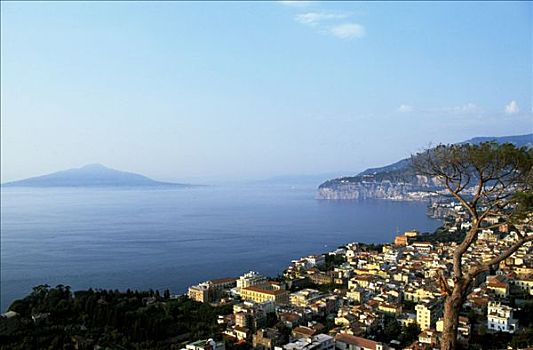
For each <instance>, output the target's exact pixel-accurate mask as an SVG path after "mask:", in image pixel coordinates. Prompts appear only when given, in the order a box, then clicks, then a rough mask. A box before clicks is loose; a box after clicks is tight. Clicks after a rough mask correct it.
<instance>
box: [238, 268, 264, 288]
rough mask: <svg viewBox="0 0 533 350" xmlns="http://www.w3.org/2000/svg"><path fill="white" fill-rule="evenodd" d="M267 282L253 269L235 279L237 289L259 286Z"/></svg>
mask: <svg viewBox="0 0 533 350" xmlns="http://www.w3.org/2000/svg"><path fill="white" fill-rule="evenodd" d="M266 283H267V278H266V277H265V276H263V275H260V274H258V273H257V272H255V271H250V272H247V273H245V274H244V275H242V276H241V277H239V279H238V280H237V290H239V291H240V290H241V289H242V288H248V287H253V286H260V285H263V284H266Z"/></svg>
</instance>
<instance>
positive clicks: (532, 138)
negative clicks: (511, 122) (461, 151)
mask: <svg viewBox="0 0 533 350" xmlns="http://www.w3.org/2000/svg"><path fill="white" fill-rule="evenodd" d="M488 141H496V142H497V143H512V144H513V145H515V146H517V147H524V146H526V147H533V134H525V135H515V136H501V137H490V136H489V137H474V138H473V139H470V140H467V141H465V142H461V143H472V144H475V145H477V144H480V143H481V142H488Z"/></svg>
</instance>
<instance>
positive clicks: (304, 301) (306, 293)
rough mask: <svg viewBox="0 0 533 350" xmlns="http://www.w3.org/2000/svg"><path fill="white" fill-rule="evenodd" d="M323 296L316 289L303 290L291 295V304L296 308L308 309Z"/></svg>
mask: <svg viewBox="0 0 533 350" xmlns="http://www.w3.org/2000/svg"><path fill="white" fill-rule="evenodd" d="M321 296H322V293H320V292H319V291H318V290H315V289H310V288H306V289H302V290H300V291H298V292H294V293H291V295H290V303H291V304H292V305H294V306H300V307H308V306H309V304H311V303H312V302H313V301H315V300H317V299H319V298H320V297H321Z"/></svg>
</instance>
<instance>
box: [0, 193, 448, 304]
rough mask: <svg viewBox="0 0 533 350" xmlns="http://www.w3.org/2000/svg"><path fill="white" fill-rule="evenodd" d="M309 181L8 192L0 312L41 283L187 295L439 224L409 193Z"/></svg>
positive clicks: (3, 223)
mask: <svg viewBox="0 0 533 350" xmlns="http://www.w3.org/2000/svg"><path fill="white" fill-rule="evenodd" d="M315 195H316V191H315V188H314V187H311V186H300V187H298V186H296V187H294V186H289V185H276V186H274V185H271V186H262V187H259V186H244V187H237V186H235V187H204V188H194V189H171V190H139V189H127V190H126V189H122V190H109V189H21V188H19V189H15V188H10V189H2V198H1V204H2V206H1V209H2V211H1V243H2V244H1V309H2V310H5V309H6V308H7V307H8V306H9V304H10V303H11V302H12V301H13V300H14V299H16V298H19V297H22V296H24V295H25V294H27V293H29V292H30V291H31V288H32V287H33V286H35V285H37V284H42V283H47V284H50V285H57V284H60V283H62V284H65V285H70V286H72V288H73V289H82V288H88V287H93V288H94V287H96V288H113V289H115V288H118V289H126V288H132V289H133V288H137V289H148V288H154V289H164V288H169V289H170V290H172V291H173V292H184V291H185V290H186V287H187V286H188V285H190V284H193V283H196V282H199V281H203V280H206V279H210V278H214V277H225V276H237V275H239V274H241V273H242V272H245V271H248V270H250V269H253V270H257V271H259V272H261V273H264V274H268V275H273V276H274V275H277V274H278V273H279V272H281V271H282V270H283V269H284V268H285V267H286V266H287V265H288V264H289V262H290V260H291V259H294V258H297V257H299V256H303V255H307V254H312V253H321V252H325V251H328V250H331V249H334V248H335V247H337V246H338V245H341V244H344V243H347V242H351V241H361V242H389V241H391V240H392V239H393V236H394V235H395V233H396V231H397V229H399V230H400V231H402V230H407V229H412V228H415V229H418V230H420V231H432V230H434V229H435V228H436V227H437V226H438V225H439V222H438V221H435V220H432V219H430V218H428V217H427V216H426V215H425V207H426V206H425V204H423V203H413V202H387V201H365V202H351V201H350V202H333V201H320V200H316V199H315Z"/></svg>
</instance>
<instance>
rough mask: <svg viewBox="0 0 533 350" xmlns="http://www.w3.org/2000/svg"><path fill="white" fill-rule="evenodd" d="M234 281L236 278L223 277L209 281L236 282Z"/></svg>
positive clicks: (218, 282) (220, 282)
mask: <svg viewBox="0 0 533 350" xmlns="http://www.w3.org/2000/svg"><path fill="white" fill-rule="evenodd" d="M236 281H237V278H234V277H225V278H218V279H215V280H211V283H213V284H223V283H231V282H236Z"/></svg>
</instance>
